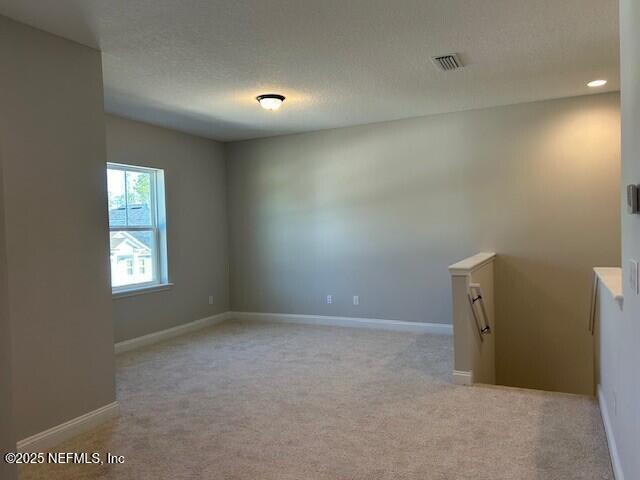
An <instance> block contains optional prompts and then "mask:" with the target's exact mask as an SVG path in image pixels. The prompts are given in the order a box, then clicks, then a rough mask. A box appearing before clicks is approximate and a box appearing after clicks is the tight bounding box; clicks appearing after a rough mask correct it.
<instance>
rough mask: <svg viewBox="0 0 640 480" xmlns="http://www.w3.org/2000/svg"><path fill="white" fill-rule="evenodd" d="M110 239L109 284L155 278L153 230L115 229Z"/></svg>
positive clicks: (139, 281)
mask: <svg viewBox="0 0 640 480" xmlns="http://www.w3.org/2000/svg"><path fill="white" fill-rule="evenodd" d="M110 240H111V286H113V287H122V286H126V285H135V284H137V283H148V282H153V281H155V280H156V279H157V272H156V265H155V262H154V260H153V259H154V258H155V256H156V254H157V250H156V249H157V247H156V244H155V235H154V232H153V230H136V231H131V230H115V231H112V232H111V234H110Z"/></svg>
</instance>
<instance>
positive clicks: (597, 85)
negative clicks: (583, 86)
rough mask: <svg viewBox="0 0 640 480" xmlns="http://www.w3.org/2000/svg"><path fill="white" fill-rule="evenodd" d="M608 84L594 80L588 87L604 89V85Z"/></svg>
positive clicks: (604, 81)
mask: <svg viewBox="0 0 640 480" xmlns="http://www.w3.org/2000/svg"><path fill="white" fill-rule="evenodd" d="M606 84H607V81H606V80H592V81H591V82H589V83H587V87H591V88H595V87H602V86H603V85H606Z"/></svg>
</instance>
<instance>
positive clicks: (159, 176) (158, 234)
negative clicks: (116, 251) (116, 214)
mask: <svg viewBox="0 0 640 480" xmlns="http://www.w3.org/2000/svg"><path fill="white" fill-rule="evenodd" d="M107 170H121V171H123V172H124V179H125V183H124V192H125V193H124V199H125V203H124V211H125V219H127V218H128V215H129V208H128V195H127V175H126V172H137V173H145V174H150V178H151V181H150V190H151V192H150V195H151V200H150V201H151V205H150V210H151V224H149V225H135V226H111V223H110V222H109V233H111V232H127V231H130V232H135V231H143V232H147V231H149V230H151V231H152V232H153V240H154V245H155V249H153V251H152V255H151V263H152V272H153V280H151V281H150V282H141V283H131V284H128V285H120V286H117V287H114V286H112V287H111V291H112V293H113V295H114V296H117V295H120V294H127V293H131V292H136V291H144V290H150V291H151V290H155V289H157V288H158V287H167V286H171V285H172V284H171V283H170V282H169V272H168V261H167V231H166V211H165V192H164V170H161V169H158V168H151V167H141V166H137V165H127V164H122V163H111V162H109V163H107ZM107 208H108V206H107ZM125 223H128V221H126V220H125ZM133 268H134V272H135V268H136V265H135V262H134V265H133Z"/></svg>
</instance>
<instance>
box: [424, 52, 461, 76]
mask: <svg viewBox="0 0 640 480" xmlns="http://www.w3.org/2000/svg"><path fill="white" fill-rule="evenodd" d="M431 61H433V64H434V65H435V66H436V68H438V70H442V71H443V72H449V71H451V70H457V69H459V68H462V67H463V66H464V65H462V62H461V61H460V57H458V54H457V53H447V54H446V55H438V56H437V57H433V58H432V59H431Z"/></svg>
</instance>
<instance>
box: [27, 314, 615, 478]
mask: <svg viewBox="0 0 640 480" xmlns="http://www.w3.org/2000/svg"><path fill="white" fill-rule="evenodd" d="M451 368H452V341H451V338H450V337H446V336H432V335H416V334H411V333H399V332H385V331H374V330H364V329H348V328H338V327H335V328H334V327H316V326H303V325H287V324H267V323H250V322H227V323H224V324H221V325H218V326H215V327H212V328H209V329H207V330H202V331H199V332H196V333H193V334H189V335H186V336H183V337H179V338H175V339H172V340H170V341H167V342H164V343H162V344H157V345H154V346H151V347H147V348H144V349H141V350H137V351H134V352H129V353H125V354H121V355H119V356H118V357H117V385H118V400H119V402H120V405H121V415H120V417H119V418H118V419H115V420H112V421H110V422H109V423H107V424H104V425H103V426H101V427H100V428H98V429H96V430H94V431H92V432H89V433H87V434H84V435H82V436H79V437H76V438H74V439H73V440H71V441H68V442H66V443H65V444H63V445H60V446H59V447H58V448H56V449H55V450H56V451H61V452H102V453H104V452H111V453H112V454H115V455H124V457H125V462H124V463H123V464H121V465H72V464H71V465H69V464H67V465H30V466H24V467H22V469H21V471H20V478H21V480H36V479H38V480H39V479H47V480H62V479H64V480H82V479H87V480H88V479H118V480H120V479H127V480H147V479H149V480H158V479H238V480H240V479H242V480H249V479H251V480H253V479H255V480H276V479H277V480H294V479H295V480H310V479H314V480H315V479H318V480H325V479H326V480H329V479H331V480H356V479H358V480H365V479H366V480H382V479H389V480H390V479H411V480H418V479H420V480H432V479H433V480H445V479H446V480H454V479H455V480H460V479H474V480H485V479H486V480H497V479H509V480H512V479H513V480H534V479H544V480H554V479H558V480H571V479H581V480H585V479H594V480H596V479H597V480H604V479H613V474H612V472H611V467H610V463H609V455H608V451H607V444H606V439H605V435H604V432H603V427H602V423H601V419H600V414H599V412H598V407H597V405H596V403H595V402H594V400H593V399H591V398H587V397H582V396H577V395H566V394H557V393H547V392H538V391H532V390H522V389H514V388H500V387H483V386H475V387H461V386H455V385H452V384H451V382H450V373H451Z"/></svg>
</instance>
